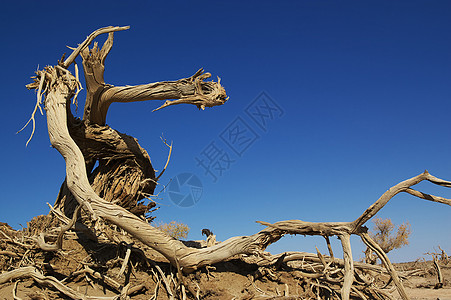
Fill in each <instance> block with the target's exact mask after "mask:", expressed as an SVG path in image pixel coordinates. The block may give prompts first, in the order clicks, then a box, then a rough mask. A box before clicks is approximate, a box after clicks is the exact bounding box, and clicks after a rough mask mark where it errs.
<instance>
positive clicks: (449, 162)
mask: <svg viewBox="0 0 451 300" xmlns="http://www.w3.org/2000/svg"><path fill="white" fill-rule="evenodd" d="M0 25H1V26H0V28H2V29H1V31H2V47H1V48H0V54H1V55H0V57H1V64H2V67H3V72H1V73H0V84H1V87H2V106H3V115H2V118H1V119H0V126H1V128H2V130H1V133H0V134H1V140H2V141H3V143H2V147H0V151H1V157H2V166H3V172H1V175H0V176H1V178H0V182H1V185H2V188H1V189H0V201H1V203H2V209H1V210H0V221H2V222H8V223H9V224H10V225H12V226H13V227H15V228H20V225H19V224H24V225H25V223H26V222H27V221H28V220H29V219H30V218H32V217H33V216H35V215H38V214H44V213H47V212H48V207H47V206H46V204H45V203H46V202H49V203H51V204H53V202H54V200H55V198H56V196H57V193H58V189H59V186H60V184H61V182H62V181H63V180H64V169H65V166H64V161H63V159H62V157H61V156H60V155H59V154H58V153H57V151H56V150H54V149H52V148H51V147H50V142H49V138H48V134H47V128H46V119H45V116H39V117H37V128H36V133H35V136H34V138H33V140H32V141H31V143H30V144H29V145H28V147H25V142H26V141H27V139H28V136H29V133H30V130H31V129H30V128H28V129H26V130H25V131H24V132H22V133H20V134H17V135H16V132H17V130H19V129H20V128H21V127H22V126H23V124H24V123H25V122H26V121H27V120H28V118H29V115H30V113H31V111H32V109H33V107H34V103H35V95H34V92H32V91H27V90H26V88H25V84H27V83H29V82H30V79H29V77H30V76H32V75H33V71H34V70H36V68H37V67H38V65H39V67H41V68H42V67H43V66H45V65H49V64H50V65H54V64H55V63H56V61H57V60H58V59H59V58H60V57H61V55H62V53H64V52H68V51H69V50H68V49H67V48H65V46H66V45H68V46H76V45H77V44H78V43H80V42H82V41H83V40H84V38H85V37H86V36H87V35H88V34H89V33H91V32H92V31H94V30H95V29H97V28H100V27H104V26H108V25H117V26H124V25H130V26H131V28H130V30H127V31H123V32H119V33H117V34H116V35H115V45H114V47H113V49H112V51H111V53H110V55H109V56H108V58H107V61H106V72H105V79H106V82H107V83H110V84H114V85H124V84H140V83H147V82H155V81H162V80H176V79H179V78H183V77H188V76H190V75H192V74H194V72H195V71H196V70H197V69H198V68H200V67H203V68H205V70H207V71H208V72H211V73H212V75H213V77H214V78H216V76H220V77H221V79H222V81H221V82H222V84H223V85H224V87H225V88H226V91H227V93H228V95H229V96H230V100H229V101H228V102H227V103H226V104H225V105H224V106H222V107H215V108H212V109H207V110H205V111H198V110H197V108H195V107H194V106H183V105H180V106H174V107H169V108H166V109H163V110H160V111H158V112H152V110H153V109H155V108H156V107H158V106H159V105H161V102H153V101H150V102H141V103H131V104H113V105H112V106H111V108H110V111H109V115H108V118H107V123H108V124H109V125H110V126H112V127H113V128H115V129H117V130H119V131H121V132H125V133H127V134H130V135H133V136H135V137H136V138H138V139H139V142H140V144H141V145H142V146H143V147H144V148H146V149H147V150H148V152H149V154H150V156H151V158H152V162H153V164H154V167H155V168H156V169H160V170H161V168H162V167H163V166H164V163H165V161H166V155H167V148H166V146H164V144H163V143H162V142H161V140H160V136H161V134H164V136H165V137H166V138H167V139H168V140H170V141H173V143H174V150H173V155H172V159H171V162H170V165H169V167H168V169H167V171H166V173H165V174H164V176H163V177H162V179H161V182H162V183H166V184H167V183H169V182H170V179H171V178H174V177H175V176H177V175H178V174H181V173H190V174H194V175H195V176H196V177H197V178H199V180H200V181H201V182H202V186H203V193H202V197H201V198H200V200H199V202H198V203H197V204H196V205H194V206H192V207H189V208H181V207H178V206H176V205H174V204H173V203H172V202H171V199H169V197H168V193H167V192H166V193H165V192H162V193H161V194H160V198H159V199H157V201H158V202H159V203H160V204H161V205H160V206H161V208H160V210H158V212H157V213H156V216H157V220H158V221H161V222H169V221H172V220H176V221H179V222H184V223H186V224H188V225H189V226H190V227H191V233H190V235H189V238H190V239H200V238H201V229H202V228H210V229H211V230H212V231H213V232H214V233H215V234H216V235H217V238H218V239H219V240H225V239H227V238H229V237H231V236H235V235H248V234H253V233H255V232H257V231H258V230H260V229H262V228H263V227H262V226H261V225H259V224H257V223H255V221H257V220H262V221H268V222H276V221H280V220H287V219H300V220H305V221H318V222H321V221H351V220H354V219H356V218H357V217H358V216H359V215H360V214H361V213H362V212H363V211H364V210H365V209H366V208H367V207H368V206H369V205H371V204H372V203H373V202H374V201H375V200H376V199H377V198H378V197H379V196H380V195H381V194H382V193H383V192H385V191H386V190H387V189H388V188H389V187H391V186H393V185H395V184H396V183H398V182H400V181H402V180H405V179H407V178H410V177H413V176H415V175H417V174H419V173H421V172H422V171H423V170H425V169H428V170H429V171H430V172H431V173H432V174H433V175H435V176H437V177H441V178H444V179H450V180H451V159H450V156H449V154H450V153H451V136H450V121H449V120H450V118H449V112H450V109H451V101H450V100H451V99H450V98H451V88H450V86H451V40H450V36H451V3H450V2H448V1H365V2H361V1H341V2H337V1H284V2H278V3H276V2H274V1H247V2H244V1H228V2H223V3H218V2H215V1H185V2H182V1H179V2H172V3H166V4H162V3H158V2H153V1H130V2H128V3H124V2H114V1H106V2H102V1H89V2H84V1H81V2H80V3H77V4H76V5H75V4H69V3H62V2H52V1H46V2H44V3H43V2H32V1H29V2H27V1H15V2H8V4H5V5H3V7H2V10H1V12H0ZM99 40H100V41H101V42H102V41H103V40H104V39H102V38H100V39H99ZM79 62H80V61H79ZM262 92H265V93H266V95H267V96H269V99H271V100H267V101H270V103H275V104H276V105H278V107H279V108H280V110H281V111H283V113H279V112H278V113H277V114H275V115H274V116H273V118H272V119H271V118H269V119H266V121H267V122H266V125H265V127H264V128H263V129H262V128H261V127H259V126H258V124H257V123H255V122H254V121H253V120H252V119H251V118H250V117H249V115H248V114H246V108H248V107H249V106H251V108H255V107H256V106H255V105H257V106H259V103H260V104H261V103H262V102H258V101H261V99H260V98H257V97H258V96H259V95H261V93H262ZM255 101H257V102H255ZM80 104H81V105H82V104H83V103H80ZM260 106H261V105H260ZM80 112H82V109H80V111H79V112H78V115H80ZM237 118H239V119H237ZM237 120H239V121H237ZM236 122H241V123H239V124H240V126H247V127H246V128H248V134H251V132H253V133H254V134H255V135H254V137H255V141H254V140H252V139H251V141H252V143H250V142H249V145H247V144H246V140H242V141H243V142H242V144H241V145H240V146H239V147H241V148H240V149H238V150H239V151H238V152H239V153H240V155H237V154H236V153H235V152H234V151H233V150H232V149H231V148H230V147H229V146H228V145H227V144H225V143H224V141H223V139H221V136H222V137H223V138H224V135H221V133H223V132H227V130H230V129H232V128H237V127H236V126H237V123H236ZM243 124H245V125H243ZM242 128H243V127H242ZM257 136H258V138H257ZM249 137H251V138H252V134H251V135H249V136H248V138H249ZM212 142H213V143H214V145H215V146H217V148H218V149H220V150H221V151H222V152H221V153H222V154H227V155H229V156H228V157H229V158H230V160H232V161H233V163H231V164H230V165H229V166H228V168H227V170H225V171H223V173H222V174H221V175H220V176H218V178H217V181H216V182H213V180H212V176H209V175H208V174H207V175H205V171H204V170H203V169H202V168H201V167H199V166H197V162H196V159H195V158H196V157H197V158H199V157H202V153H203V151H204V150H205V149H206V148H207V147H208V146H209V145H211V143H212ZM245 146H246V147H247V146H249V147H247V148H246V149H245V151H241V150H243V148H245ZM235 150H237V149H235ZM420 188H421V190H422V191H425V192H430V193H435V194H438V195H442V196H445V197H451V191H449V190H445V189H444V188H437V187H434V186H432V185H431V184H427V183H425V184H421V185H420ZM450 213H451V208H450V207H447V206H444V205H441V204H435V203H429V202H426V201H424V200H420V199H416V198H413V197H412V196H409V195H398V196H396V197H395V198H394V199H393V200H392V201H391V202H390V203H389V204H388V205H387V206H386V207H385V208H384V209H383V210H382V211H381V212H380V213H379V215H378V216H379V217H382V218H391V219H392V220H393V221H394V223H396V224H400V223H402V222H405V221H409V222H410V224H411V226H412V235H411V239H410V242H411V243H410V245H409V246H408V247H406V248H403V249H400V250H396V251H393V252H392V253H391V254H390V257H391V258H392V259H393V260H394V261H407V260H414V259H417V258H419V257H420V256H422V255H423V253H424V252H427V251H432V250H433V247H434V246H437V245H440V246H441V247H442V248H443V249H445V250H446V251H448V253H449V252H451V236H450V233H449V228H450V226H451V218H450ZM368 225H369V226H370V227H371V225H372V224H371V223H369V224H368ZM333 242H334V246H335V250H336V251H337V253H339V252H340V251H339V245H338V244H337V242H336V241H335V239H333ZM315 245H316V246H318V248H319V249H320V250H321V251H323V252H326V247H325V243H324V241H323V240H322V239H321V238H315V237H298V236H296V237H289V236H288V237H285V238H284V239H282V240H281V241H279V242H278V243H277V244H275V245H274V246H271V248H270V250H271V252H273V253H277V252H282V251H285V250H298V251H309V252H314V251H315ZM353 249H354V256H355V257H356V258H359V257H360V256H361V251H362V250H363V247H362V246H361V243H360V242H359V241H358V240H357V239H354V240H353Z"/></svg>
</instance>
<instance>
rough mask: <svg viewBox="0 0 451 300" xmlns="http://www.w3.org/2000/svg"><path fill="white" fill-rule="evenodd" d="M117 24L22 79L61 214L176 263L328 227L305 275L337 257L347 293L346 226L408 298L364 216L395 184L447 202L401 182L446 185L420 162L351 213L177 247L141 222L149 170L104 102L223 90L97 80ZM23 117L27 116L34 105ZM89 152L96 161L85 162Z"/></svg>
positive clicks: (179, 98) (199, 77) (216, 96)
mask: <svg viewBox="0 0 451 300" xmlns="http://www.w3.org/2000/svg"><path fill="white" fill-rule="evenodd" d="M125 29H128V27H105V28H101V29H99V30H96V31H95V32H93V33H92V34H91V35H89V36H88V37H87V39H86V40H85V41H84V42H83V43H81V44H80V45H79V46H78V47H77V48H75V49H73V52H72V53H71V55H70V56H69V57H68V58H67V59H64V57H63V59H61V60H60V61H59V62H58V64H57V65H55V66H48V67H46V68H45V69H44V70H38V71H37V72H36V76H35V77H34V82H33V83H31V84H29V85H28V86H27V87H28V88H29V89H35V90H37V103H36V108H35V112H36V110H37V108H40V105H41V103H42V102H43V104H44V107H45V111H46V116H47V126H48V132H49V137H50V141H51V144H52V146H53V147H54V148H56V150H58V152H59V153H60V154H61V155H62V156H63V158H64V160H65V163H66V180H65V182H64V183H63V185H62V187H61V190H60V193H59V196H58V200H57V202H56V207H57V208H59V209H60V210H61V211H64V213H65V214H66V217H69V218H71V216H72V214H73V212H74V211H75V207H77V206H78V205H80V206H81V208H82V210H83V211H84V212H85V213H86V214H87V215H88V216H89V217H90V218H91V219H92V220H94V221H96V220H103V221H106V222H108V223H110V224H114V225H116V226H118V227H120V228H122V229H123V230H125V231H126V232H128V233H129V234H130V235H131V236H133V237H134V238H136V239H138V240H140V241H141V242H143V243H144V244H146V245H148V246H149V247H151V248H153V249H155V250H156V251H158V252H159V253H161V254H162V255H163V256H165V257H166V258H167V259H168V260H169V262H170V263H171V264H172V265H173V266H175V267H177V269H178V270H182V271H183V272H184V273H189V272H193V271H195V270H197V269H199V268H201V267H203V266H207V265H210V264H214V263H217V262H221V261H223V260H225V259H227V258H229V257H231V256H234V255H237V254H245V255H247V258H248V259H254V260H257V261H258V263H259V264H265V263H270V262H274V261H284V262H287V261H291V260H302V259H303V257H304V258H305V257H306V255H305V254H304V255H302V254H297V253H292V254H287V253H286V254H284V255H283V257H281V256H272V255H266V254H264V252H263V250H264V249H266V247H267V246H268V245H270V244H271V243H274V242H276V241H278V240H279V239H280V238H281V237H282V236H283V235H285V234H303V235H321V236H324V237H326V241H328V237H330V236H337V237H339V239H340V241H341V243H342V247H343V252H344V257H343V260H338V259H336V258H334V257H333V254H332V251H331V247H329V249H330V252H331V253H330V254H331V255H330V257H329V258H328V257H325V256H323V255H320V254H319V253H318V259H319V261H320V262H321V263H323V265H324V268H323V270H322V273H321V274H316V275H315V276H316V277H315V278H319V277H321V276H325V277H327V276H328V273H327V272H326V271H328V270H330V269H331V264H332V263H334V264H335V265H337V266H339V268H341V270H342V273H343V274H344V275H343V277H342V279H340V280H339V282H341V283H340V291H341V297H342V299H349V297H350V294H351V293H354V294H357V295H359V293H360V294H361V292H360V291H359V290H358V289H356V287H355V286H354V285H353V283H354V282H355V280H356V277H355V276H356V275H355V269H356V264H355V263H354V261H353V258H352V251H351V244H350V236H351V235H353V234H354V235H358V236H360V237H361V239H362V241H363V242H364V243H365V244H366V245H367V246H368V247H369V248H370V249H371V250H372V251H374V252H375V253H376V254H377V255H378V257H379V258H380V259H381V261H382V263H383V264H384V266H385V267H386V269H387V272H388V273H389V274H390V275H391V276H392V278H393V282H394V283H395V285H396V287H397V289H398V291H399V293H400V295H401V296H402V298H403V299H408V297H407V295H406V293H405V291H404V288H403V286H402V283H401V281H400V278H399V276H398V274H397V272H396V271H395V270H394V268H393V266H392V264H391V263H390V261H389V259H388V258H387V256H386V254H385V253H384V251H383V250H382V249H381V248H380V247H379V246H378V244H377V243H375V242H374V241H373V240H372V239H371V237H370V236H369V235H368V234H367V228H366V227H365V226H364V224H365V223H366V222H367V221H368V220H370V219H371V218H372V217H373V216H374V215H375V214H376V213H377V212H378V211H379V210H380V209H382V208H383V207H384V206H385V205H386V204H387V202H388V201H389V200H390V199H391V198H392V197H394V196H395V195H397V194H398V193H401V192H407V193H409V194H411V195H413V196H416V197H419V198H422V199H426V200H430V201H434V202H439V203H443V204H447V205H451V200H449V199H445V198H442V197H437V196H432V195H428V194H424V193H422V192H419V191H416V190H414V189H412V188H411V187H412V186H413V185H415V184H417V183H419V182H421V181H423V180H427V181H430V182H432V183H433V184H437V185H440V186H444V187H451V182H449V181H445V180H442V179H439V178H436V177H434V176H432V175H430V174H429V173H428V172H427V171H425V172H424V173H421V174H419V175H418V176H415V177H413V178H411V179H408V180H406V181H403V182H401V183H399V184H397V185H395V186H393V187H392V188H390V189H389V190H388V191H387V192H385V193H384V194H383V195H382V196H381V197H380V198H379V199H378V200H377V201H376V202H375V203H374V204H373V205H371V206H370V207H369V208H368V209H367V210H366V211H365V212H364V213H363V214H362V215H361V216H360V217H358V218H357V219H356V220H354V221H352V222H322V223H312V222H303V221H300V220H291V221H281V222H277V223H274V224H270V223H266V222H259V223H260V224H262V225H264V226H266V227H265V228H264V229H263V230H262V231H260V232H258V233H256V234H254V235H251V236H239V237H232V238H230V239H228V240H226V241H224V242H221V243H217V244H215V245H212V246H211V247H207V248H202V249H195V248H190V247H187V246H185V245H184V244H183V243H182V242H181V241H179V240H176V239H173V238H171V237H170V236H168V235H167V234H165V233H163V232H161V231H159V230H158V229H156V228H154V227H153V226H151V225H150V224H148V223H147V222H145V221H144V220H143V219H142V215H143V214H144V213H146V212H147V211H148V209H149V207H144V205H142V204H141V203H140V201H141V200H142V199H143V198H144V197H145V196H146V195H149V194H152V193H153V191H154V189H155V184H156V181H157V179H158V177H156V176H155V171H154V169H153V167H152V164H151V162H150V158H149V155H148V154H147V152H146V151H145V150H144V149H143V148H142V147H140V145H139V144H138V142H137V141H136V140H135V139H134V138H133V137H130V136H127V135H125V134H122V133H120V132H118V131H116V130H114V129H112V128H111V127H109V126H107V125H106V124H105V120H106V116H107V112H108V108H109V106H110V105H111V104H112V103H113V102H133V101H146V100H166V102H165V103H164V104H163V105H162V106H161V107H159V108H158V109H161V108H165V107H168V106H171V105H176V104H193V105H196V106H197V107H198V108H199V109H204V108H205V107H212V106H217V105H222V104H224V103H225V102H226V101H227V99H228V98H227V96H226V93H225V90H224V88H223V87H222V86H221V85H220V83H219V80H218V82H211V81H205V79H207V78H209V77H210V74H209V73H203V70H202V69H201V70H199V71H198V72H196V73H195V74H194V75H193V76H191V77H188V78H184V79H180V80H177V81H164V82H157V83H150V84H145V85H138V86H118V87H116V86H112V85H109V84H106V83H105V82H104V78H103V73H104V68H105V67H104V66H105V65H104V63H105V59H106V56H107V54H108V53H109V51H110V50H111V48H112V45H113V32H116V31H121V30H125ZM105 33H108V39H107V41H106V42H105V44H104V45H103V47H102V48H101V49H99V47H98V46H97V44H94V45H93V47H92V48H91V49H89V47H88V46H89V45H90V44H91V43H92V41H93V40H94V39H95V38H96V37H97V36H98V35H100V34H105ZM78 56H81V58H82V59H83V69H84V74H85V78H86V89H87V98H86V104H85V107H84V114H83V119H81V120H79V119H76V118H75V117H74V116H73V115H72V113H71V109H70V106H71V103H73V101H74V99H75V98H76V96H77V94H78V91H79V89H80V86H81V84H80V82H79V78H78V68H77V66H76V65H74V69H75V72H74V74H73V73H72V72H70V71H69V70H68V68H69V67H70V66H71V65H72V64H74V62H75V59H76V58H77V57H78ZM42 99H43V100H42ZM31 120H33V122H34V113H33V115H32V118H31ZM96 161H98V163H99V166H98V167H97V168H95V169H93V167H94V164H95V162H96ZM329 246H330V244H329ZM262 261H264V262H265V263H262ZM368 268H372V267H371V266H368ZM31 276H35V275H33V274H32V275H31ZM5 277H6V275H5ZM8 278H9V277H8Z"/></svg>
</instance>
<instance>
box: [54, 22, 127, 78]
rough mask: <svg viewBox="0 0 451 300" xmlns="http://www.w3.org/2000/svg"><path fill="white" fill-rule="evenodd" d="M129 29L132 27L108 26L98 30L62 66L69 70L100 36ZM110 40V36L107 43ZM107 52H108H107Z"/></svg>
mask: <svg viewBox="0 0 451 300" xmlns="http://www.w3.org/2000/svg"><path fill="white" fill-rule="evenodd" d="M129 28H130V26H123V27H118V26H116V27H114V26H108V27H103V28H100V29H97V30H96V31H94V32H93V33H91V34H90V35H89V36H88V37H87V38H86V39H85V40H84V41H83V42H82V43H81V44H80V45H78V47H77V48H76V49H75V50H74V51H73V52H72V54H71V55H69V57H68V58H67V59H66V60H65V61H64V62H63V63H62V64H61V66H62V67H64V68H66V69H67V68H68V67H69V66H70V65H71V64H72V63H73V62H74V61H75V58H77V56H78V55H79V54H80V52H81V51H83V50H84V49H85V48H86V47H87V46H89V44H91V42H92V41H93V40H94V39H95V38H96V37H98V36H99V35H101V34H104V33H111V32H115V31H122V30H127V29H129ZM109 40H110V37H109V36H108V40H107V41H109ZM111 40H112V38H111ZM106 43H107V42H105V44H106ZM107 48H108V47H107ZM105 52H106V50H105ZM105 56H106V55H105Z"/></svg>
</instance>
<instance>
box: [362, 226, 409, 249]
mask: <svg viewBox="0 0 451 300" xmlns="http://www.w3.org/2000/svg"><path fill="white" fill-rule="evenodd" d="M373 223H374V228H373V230H374V232H370V236H371V238H372V239H374V240H375V241H376V243H378V244H379V246H380V247H381V248H382V250H384V252H385V253H388V252H390V251H392V250H393V249H398V248H401V247H402V246H405V245H408V244H409V236H410V233H411V230H410V224H409V222H405V223H402V224H401V225H399V226H398V228H397V231H396V234H394V229H395V225H394V224H393V222H392V221H391V219H381V218H376V219H374V220H373Z"/></svg>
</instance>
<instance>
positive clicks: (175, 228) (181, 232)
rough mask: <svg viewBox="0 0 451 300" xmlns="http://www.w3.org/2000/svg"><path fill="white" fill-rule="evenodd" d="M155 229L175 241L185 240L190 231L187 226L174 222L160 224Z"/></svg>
mask: <svg viewBox="0 0 451 300" xmlns="http://www.w3.org/2000/svg"><path fill="white" fill-rule="evenodd" d="M157 228H158V229H159V230H161V231H163V232H165V233H167V234H168V235H170V236H171V237H173V238H175V239H182V238H183V239H184V238H186V237H187V236H188V233H189V230H190V229H189V227H188V225H186V224H183V223H178V222H176V221H171V222H169V223H162V224H160V225H158V226H157Z"/></svg>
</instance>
